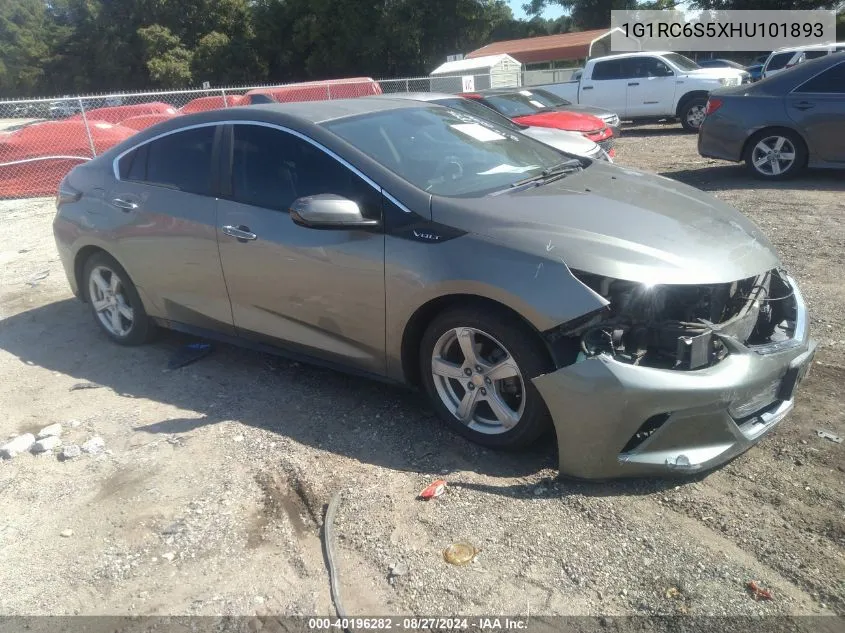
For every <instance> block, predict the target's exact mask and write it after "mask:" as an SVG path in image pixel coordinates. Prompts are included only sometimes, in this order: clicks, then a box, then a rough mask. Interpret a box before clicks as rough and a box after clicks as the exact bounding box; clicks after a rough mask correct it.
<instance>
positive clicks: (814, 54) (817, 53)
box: [804, 49, 828, 60]
mask: <svg viewBox="0 0 845 633" xmlns="http://www.w3.org/2000/svg"><path fill="white" fill-rule="evenodd" d="M827 54H828V51H827V49H822V50H819V51H806V52H805V53H804V59H805V60H807V59H817V58H819V57H824V56H825V55H827Z"/></svg>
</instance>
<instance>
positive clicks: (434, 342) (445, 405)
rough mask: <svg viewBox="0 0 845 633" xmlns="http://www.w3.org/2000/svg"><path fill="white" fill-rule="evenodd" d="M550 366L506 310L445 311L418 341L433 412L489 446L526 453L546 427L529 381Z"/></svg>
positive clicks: (545, 413)
mask: <svg viewBox="0 0 845 633" xmlns="http://www.w3.org/2000/svg"><path fill="white" fill-rule="evenodd" d="M552 369H553V365H552V362H551V360H550V358H549V355H548V353H547V352H546V350H545V348H544V347H543V345H542V342H541V341H540V340H539V339H538V337H537V334H536V333H535V332H533V331H532V330H531V329H530V328H529V327H528V326H526V325H525V324H524V323H523V322H522V321H521V320H520V319H519V318H517V317H515V316H514V315H511V314H509V313H507V312H506V311H504V310H502V309H492V310H491V309H490V308H489V307H486V306H464V307H456V308H451V309H448V310H446V311H444V312H442V313H441V314H439V315H438V316H437V317H436V318H435V319H434V321H432V323H431V325H429V327H428V329H427V330H426V332H425V334H424V335H423V338H422V341H421V344H420V371H421V376H422V382H423V386H424V387H425V391H426V393H427V394H428V397H429V400H430V401H431V405H432V407H433V408H434V410H435V411H436V412H437V414H438V415H439V416H440V418H441V419H443V421H445V422H446V424H447V425H448V426H450V427H451V428H452V430H454V431H455V432H457V433H459V434H460V435H463V436H464V437H466V438H467V439H469V440H472V441H473V442H475V443H477V444H481V445H482V446H487V447H490V448H499V449H519V448H523V447H526V446H529V445H530V444H532V443H533V442H534V441H536V440H537V438H539V437H540V436H541V435H542V434H543V433H544V432H545V431H546V430H547V429H549V427H550V425H551V416H550V414H549V411H548V409H547V408H546V404H545V402H543V398H542V397H541V396H540V393H539V392H538V391H537V389H536V388H535V387H534V384H533V383H532V382H531V380H532V379H533V378H536V377H537V376H539V375H541V374H544V373H547V372H548V371H550V370H552ZM479 370H480V371H479ZM470 385H472V386H470Z"/></svg>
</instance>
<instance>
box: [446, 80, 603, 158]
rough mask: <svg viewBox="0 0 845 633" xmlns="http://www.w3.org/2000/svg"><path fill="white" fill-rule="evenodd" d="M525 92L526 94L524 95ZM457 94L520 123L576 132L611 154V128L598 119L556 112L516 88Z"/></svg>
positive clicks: (580, 114) (528, 93)
mask: <svg viewBox="0 0 845 633" xmlns="http://www.w3.org/2000/svg"><path fill="white" fill-rule="evenodd" d="M526 93H527V94H526ZM460 96H462V97H465V98H467V99H473V100H475V101H479V102H480V103H483V104H484V105H486V106H487V107H488V108H492V109H493V110H495V111H496V112H498V113H499V114H503V115H504V116H506V117H508V118H509V119H512V120H513V121H515V122H516V123H519V124H521V125H530V126H532V127H551V128H556V129H558V130H566V131H567V132H580V133H581V134H583V135H584V136H586V137H587V138H588V139H590V140H591V141H593V142H594V143H598V144H599V145H600V146H601V148H602V149H603V150H604V151H606V152H607V154H608V156H610V157H613V156H615V154H616V152H615V151H614V149H613V144H614V138H613V130H611V129H610V128H609V127H607V126H606V125H605V123H604V121H602V120H601V119H600V118H598V117H597V116H593V115H592V114H584V113H581V112H566V111H559V110H555V109H553V108H550V107H548V106H546V105H543V104H542V103H540V102H539V101H536V100H534V99H532V98H531V93H530V92H528V91H520V90H519V89H518V88H514V89H513V90H512V91H511V90H507V91H505V90H501V89H499V90H493V91H489V92H488V91H485V92H465V93H462V94H461V95H460Z"/></svg>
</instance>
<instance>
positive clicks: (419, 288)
mask: <svg viewBox="0 0 845 633" xmlns="http://www.w3.org/2000/svg"><path fill="white" fill-rule="evenodd" d="M454 295H469V296H475V297H481V298H484V299H488V300H491V301H495V302H497V303H499V304H501V305H503V306H506V307H507V308H509V309H511V310H513V311H514V312H516V313H517V314H519V315H520V316H522V317H523V318H524V319H525V320H526V321H527V322H528V323H529V324H530V325H531V326H532V327H534V329H536V330H537V331H539V332H543V331H546V330H549V329H552V328H554V327H555V326H558V325H560V324H562V323H566V322H568V321H571V320H572V319H575V318H576V317H579V316H582V315H584V314H587V313H589V312H593V311H595V310H597V309H600V308H602V307H604V306H606V305H607V300H606V299H604V298H603V297H601V296H599V295H598V294H596V293H595V292H594V291H593V290H591V289H590V288H588V287H587V286H585V285H584V284H583V283H581V282H580V281H579V280H578V279H577V278H576V277H575V276H574V275H573V274H572V272H571V271H570V270H569V268H568V267H567V266H566V264H564V263H563V261H562V260H560V259H559V258H552V257H543V256H539V255H535V254H531V253H527V252H524V251H521V250H516V249H512V248H508V247H507V246H505V245H502V244H496V243H495V242H493V241H490V240H488V239H485V238H483V237H480V236H477V235H473V234H466V235H463V236H461V237H457V238H454V239H450V240H447V241H444V242H441V243H437V244H431V243H422V242H415V241H412V240H406V239H401V238H397V237H394V236H387V237H386V242H385V299H386V301H385V304H386V317H387V320H386V327H387V332H386V349H387V365H388V372H389V373H390V375H391V376H392V377H396V378H400V379H401V376H402V375H403V372H402V362H401V358H402V339H403V336H404V333H405V329H406V328H407V326H408V324H409V322H410V321H411V319H412V318H413V316H414V314H415V313H416V312H417V310H418V309H420V307H421V306H425V305H426V304H428V303H430V302H431V301H434V300H436V299H441V298H444V297H449V296H454Z"/></svg>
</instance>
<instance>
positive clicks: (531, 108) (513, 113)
mask: <svg viewBox="0 0 845 633" xmlns="http://www.w3.org/2000/svg"><path fill="white" fill-rule="evenodd" d="M523 93H528V94H527V95H526V94H523ZM484 100H485V101H486V102H487V103H489V104H490V107H492V108H495V110H496V111H497V112H501V113H502V114H504V115H505V116H507V117H511V118H513V117H517V116H530V115H532V114H537V113H538V112H542V111H545V110H550V109H551V106H548V105H546V104H545V103H543V102H542V101H539V100H537V99H535V98H534V95H533V94H532V93H530V92H529V91H528V90H523V91H522V92H520V93H517V92H514V93H508V94H497V95H484Z"/></svg>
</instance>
